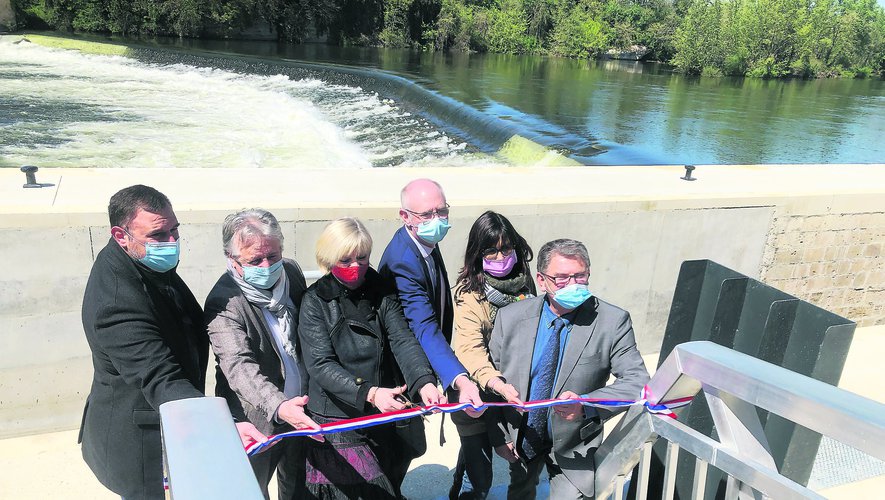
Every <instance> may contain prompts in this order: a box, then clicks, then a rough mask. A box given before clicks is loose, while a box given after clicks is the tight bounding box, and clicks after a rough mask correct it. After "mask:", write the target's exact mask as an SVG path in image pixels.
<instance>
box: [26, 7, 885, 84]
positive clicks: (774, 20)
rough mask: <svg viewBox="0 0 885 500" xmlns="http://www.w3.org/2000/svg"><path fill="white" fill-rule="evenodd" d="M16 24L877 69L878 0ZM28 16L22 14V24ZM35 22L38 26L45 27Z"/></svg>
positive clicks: (178, 10) (75, 15)
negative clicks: (625, 54)
mask: <svg viewBox="0 0 885 500" xmlns="http://www.w3.org/2000/svg"><path fill="white" fill-rule="evenodd" d="M13 4H14V6H15V7H16V11H17V12H18V13H20V15H19V19H20V24H22V23H23V24H25V25H26V27H34V28H40V27H45V26H49V27H52V28H55V29H62V30H79V31H92V32H109V33H119V34H123V35H128V34H143V35H173V36H188V37H190V36H194V37H199V36H212V37H219V36H222V37H233V38H238V37H243V36H249V35H251V36H263V37H271V38H273V37H275V38H279V39H282V40H286V41H294V42H298V41H303V40H305V39H319V38H320V37H325V39H326V40H328V41H330V42H332V43H339V44H345V45H351V44H356V45H365V44H369V45H381V46H387V47H415V48H423V49H430V50H459V51H479V52H485V51H488V52H501V53H513V54H522V53H532V54H552V55H561V56H566V57H578V58H586V57H601V56H604V55H605V54H612V53H614V54H617V53H621V52H625V53H626V52H629V53H635V52H637V50H636V49H641V50H640V52H646V51H647V53H646V55H645V57H646V58H650V59H655V60H659V61H664V62H668V63H671V64H673V65H675V66H676V67H677V68H678V69H679V70H680V71H682V72H684V73H688V74H701V75H739V76H751V77H760V78H778V77H784V76H796V77H803V78H815V77H833V76H838V77H852V78H854V77H868V76H873V75H878V76H885V10H883V8H882V7H880V6H879V5H877V4H876V0H104V1H100V0H13ZM22 19H24V21H22ZM41 24H42V26H41Z"/></svg>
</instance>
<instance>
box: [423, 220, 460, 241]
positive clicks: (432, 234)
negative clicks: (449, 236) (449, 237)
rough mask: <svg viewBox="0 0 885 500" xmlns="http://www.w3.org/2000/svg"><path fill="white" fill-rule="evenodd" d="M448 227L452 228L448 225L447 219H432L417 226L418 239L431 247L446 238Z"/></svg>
mask: <svg viewBox="0 0 885 500" xmlns="http://www.w3.org/2000/svg"><path fill="white" fill-rule="evenodd" d="M450 227H452V226H450V225H449V219H442V218H440V217H434V218H432V219H430V220H429V221H426V222H422V223H421V224H419V225H418V237H419V238H421V239H422V240H424V241H426V242H427V243H430V244H431V245H436V244H437V243H439V242H440V241H442V240H443V238H445V237H446V233H447V232H449V228H450Z"/></svg>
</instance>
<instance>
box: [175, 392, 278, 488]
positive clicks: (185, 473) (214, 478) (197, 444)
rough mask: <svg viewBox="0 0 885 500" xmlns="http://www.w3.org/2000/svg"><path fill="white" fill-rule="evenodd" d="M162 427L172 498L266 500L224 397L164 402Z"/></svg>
mask: <svg viewBox="0 0 885 500" xmlns="http://www.w3.org/2000/svg"><path fill="white" fill-rule="evenodd" d="M160 430H161V433H162V436H163V438H162V439H163V466H164V469H165V472H166V478H167V480H168V482H169V485H168V486H169V495H170V497H171V498H177V499H179V500H196V499H203V498H212V499H231V500H248V499H255V500H258V499H262V498H264V496H263V495H262V493H261V488H260V487H259V486H258V480H257V479H256V478H255V473H254V472H252V467H251V466H250V465H249V459H248V458H246V454H245V453H243V444H242V441H240V437H239V435H238V434H237V430H236V427H234V421H233V419H232V418H231V416H230V410H229V409H228V407H227V402H226V401H225V400H224V399H222V398H192V399H180V400H178V401H170V402H168V403H163V404H162V405H160Z"/></svg>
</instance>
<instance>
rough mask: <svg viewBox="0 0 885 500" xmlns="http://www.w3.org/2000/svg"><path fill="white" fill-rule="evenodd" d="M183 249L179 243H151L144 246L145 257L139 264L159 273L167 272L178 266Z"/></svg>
mask: <svg viewBox="0 0 885 500" xmlns="http://www.w3.org/2000/svg"><path fill="white" fill-rule="evenodd" d="M180 251H181V247H180V245H179V243H178V241H173V242H164V243H158V242H154V241H149V242H147V243H145V244H144V257H142V258H141V259H139V262H141V263H142V264H144V265H145V266H147V267H148V269H152V270H154V271H157V272H158V273H165V272H166V271H168V270H170V269H172V268H174V267H175V266H177V265H178V255H179V252H180Z"/></svg>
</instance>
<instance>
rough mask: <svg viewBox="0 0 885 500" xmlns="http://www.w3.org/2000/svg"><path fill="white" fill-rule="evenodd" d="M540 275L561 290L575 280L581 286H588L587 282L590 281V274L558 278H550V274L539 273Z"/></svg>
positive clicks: (560, 275) (568, 275) (561, 275)
mask: <svg viewBox="0 0 885 500" xmlns="http://www.w3.org/2000/svg"><path fill="white" fill-rule="evenodd" d="M538 274H540V275H541V276H543V277H545V278H547V279H549V280H550V281H552V282H553V283H554V284H555V285H556V286H557V287H559V288H562V287H564V286H566V285H568V284H569V282H570V281H571V280H575V283H577V284H579V285H586V284H587V281H588V280H589V279H590V273H575V274H557V275H556V276H550V275H549V274H544V273H542V272H541V271H538Z"/></svg>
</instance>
